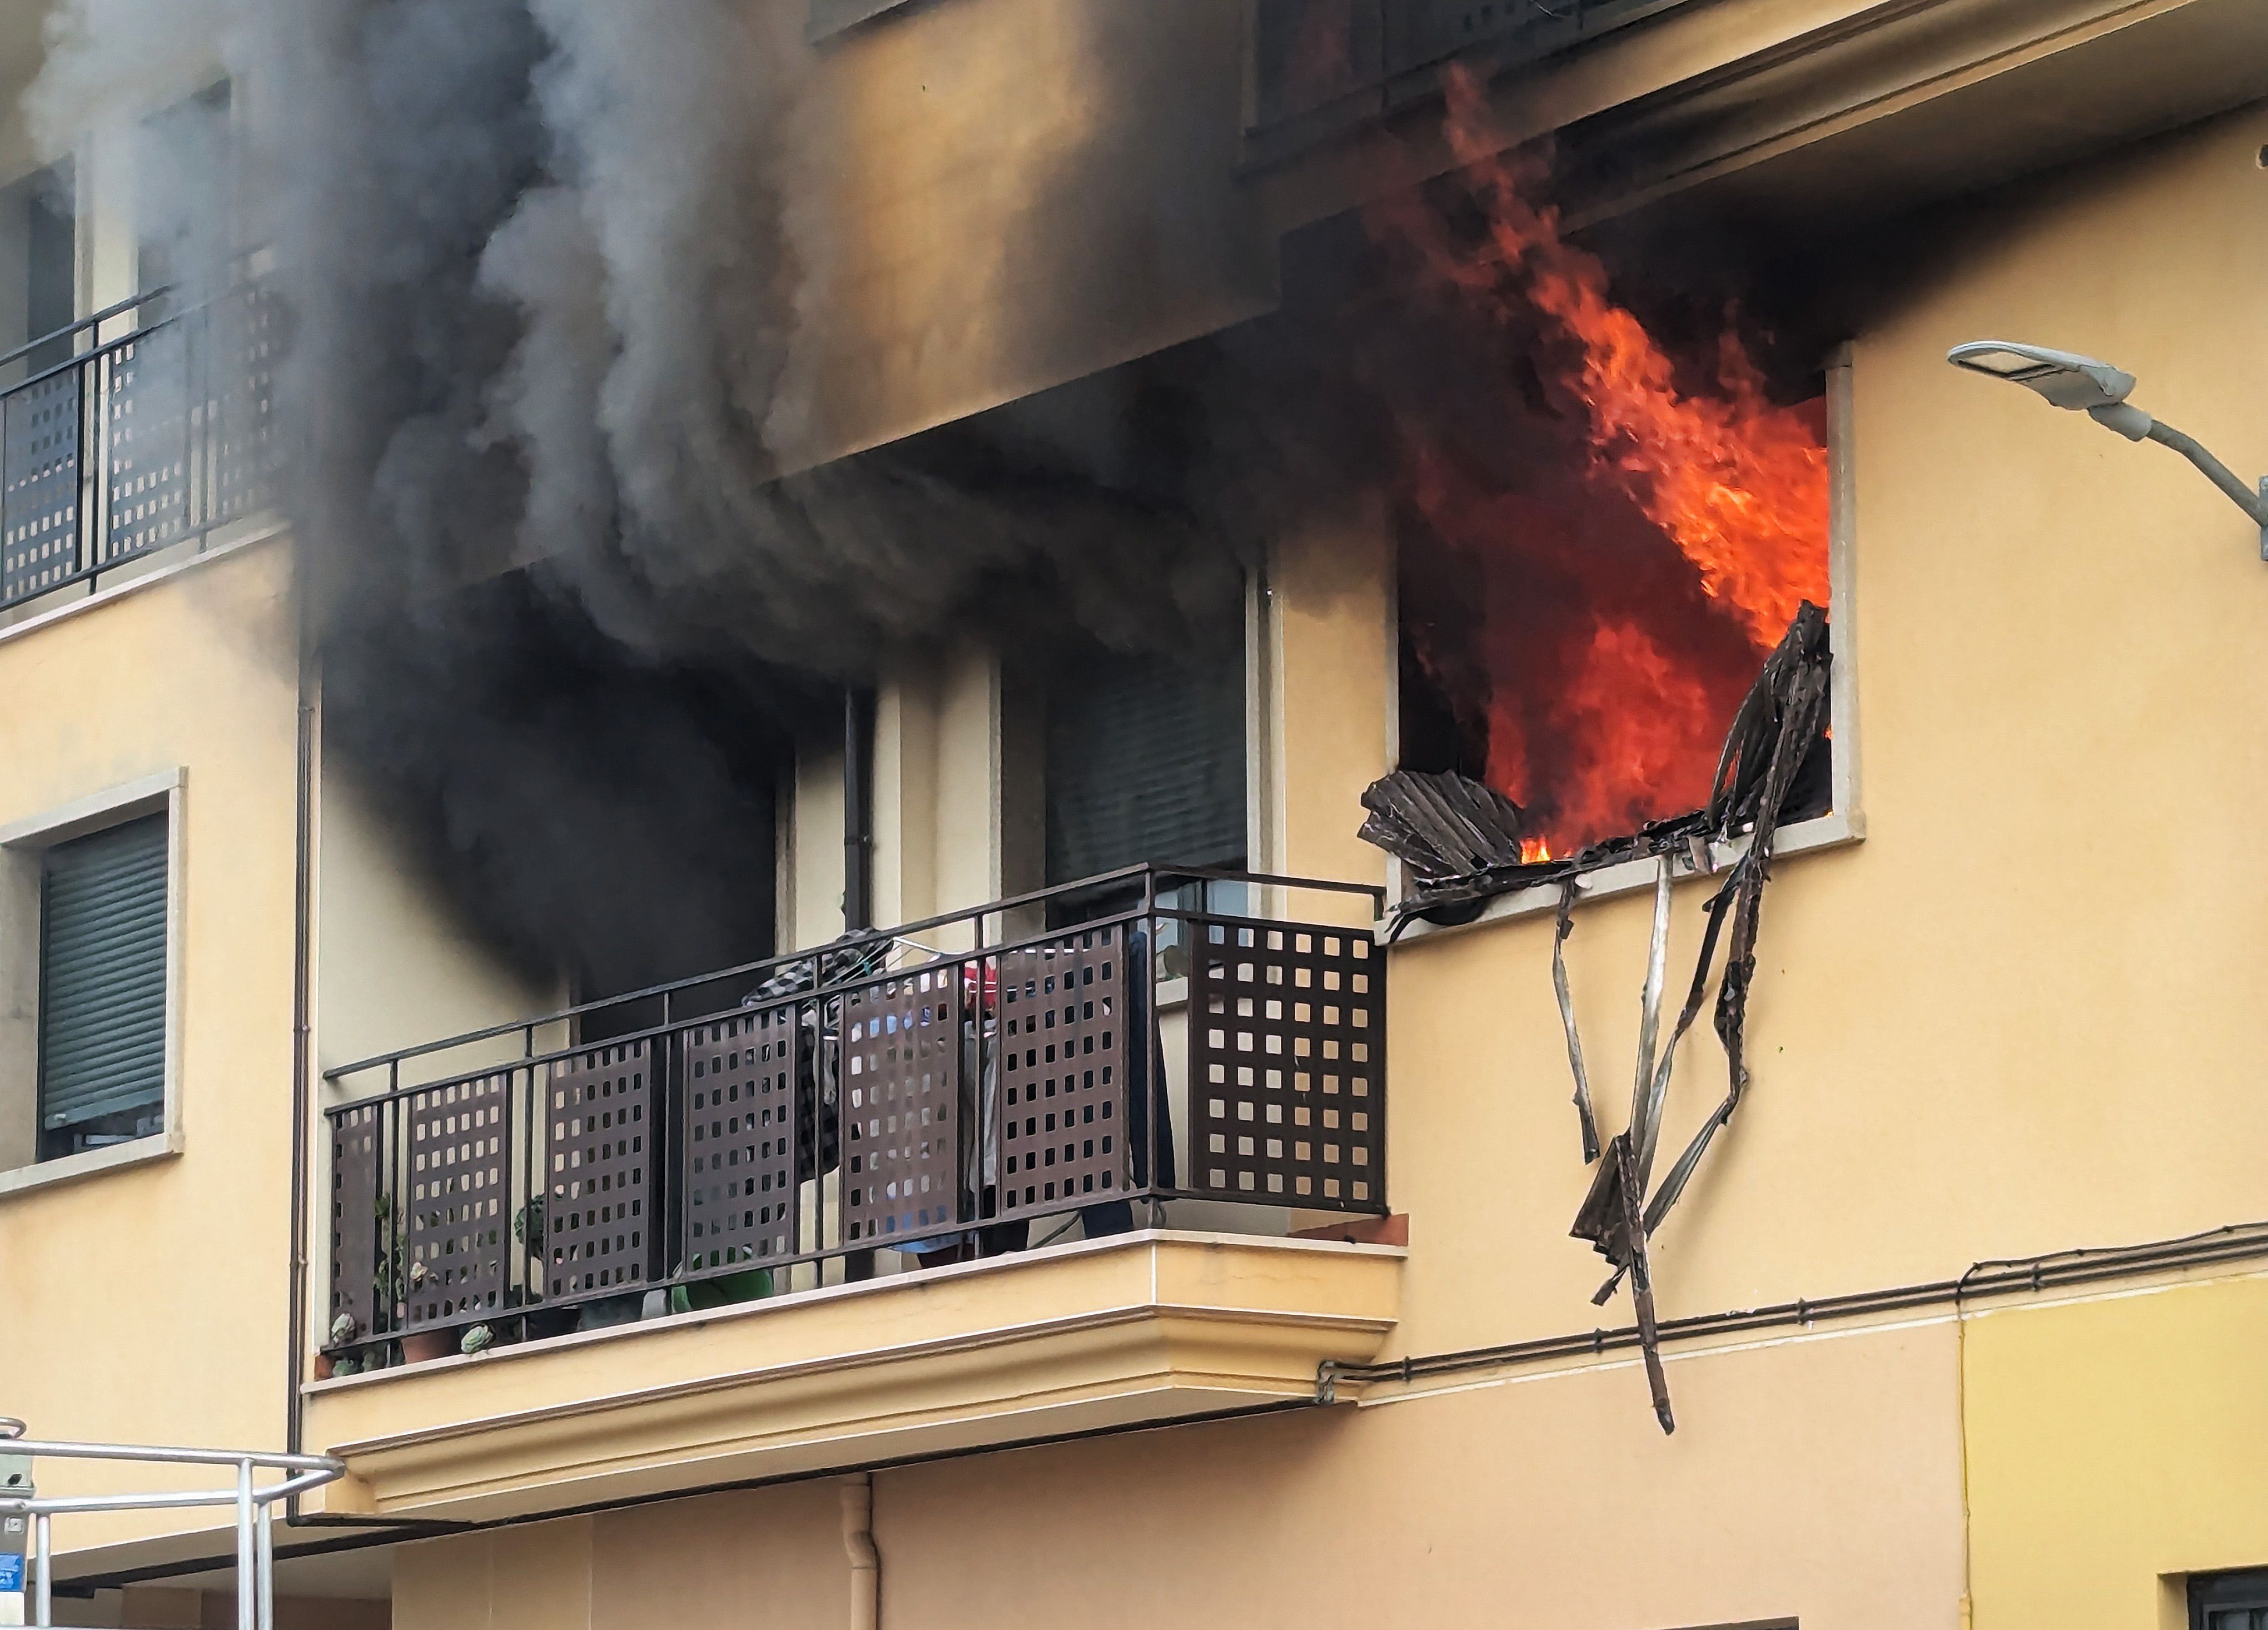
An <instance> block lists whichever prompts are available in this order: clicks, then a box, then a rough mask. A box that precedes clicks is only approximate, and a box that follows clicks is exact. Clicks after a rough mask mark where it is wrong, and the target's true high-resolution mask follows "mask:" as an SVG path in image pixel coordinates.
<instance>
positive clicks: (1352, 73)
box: [1245, 0, 1688, 164]
mask: <svg viewBox="0 0 2268 1630" xmlns="http://www.w3.org/2000/svg"><path fill="white" fill-rule="evenodd" d="M1687 3H1688V0H1255V5H1256V14H1255V18H1254V28H1253V36H1252V39H1253V72H1252V99H1253V100H1252V118H1251V123H1250V126H1249V128H1248V129H1247V130H1246V132H1245V136H1246V155H1247V158H1248V159H1249V160H1250V161H1251V162H1254V163H1256V164H1267V163H1270V162H1273V161H1275V160H1277V159H1283V158H1286V157H1288V156H1290V155H1291V154H1292V153H1295V152H1297V151H1300V150H1301V149H1302V148H1305V147H1307V146H1309V145H1312V144H1314V143H1316V142H1320V141H1322V140H1325V139H1327V138H1329V136H1335V135H1337V134H1339V133H1341V132H1343V131H1345V130H1348V129H1353V128H1356V127H1359V126H1360V125H1363V124H1366V123H1370V122H1374V121H1376V120H1379V119H1382V118H1385V117H1387V116H1388V115H1390V114H1395V113H1396V112H1399V111H1400V110H1401V109H1403V107H1409V106H1412V105H1414V104H1416V103H1418V102H1420V101H1423V100H1425V99H1427V98H1430V97H1432V96H1436V95H1438V94H1439V93H1440V84H1441V81H1440V69H1441V66H1442V64H1444V63H1447V62H1450V61H1452V60H1462V61H1465V62H1468V63H1470V64H1471V65H1472V66H1473V68H1474V69H1475V70H1476V72H1479V73H1480V74H1482V76H1483V77H1490V76H1492V75H1495V74H1498V73H1502V72H1504V71H1506V70H1511V69H1515V68H1520V67H1523V66H1526V65H1527V64H1529V63H1536V62H1540V61H1542V60H1543V59H1544V58H1546V57H1549V56H1553V55H1557V54H1558V53H1560V52H1562V51H1565V50H1569V49H1571V48H1574V47H1576V46H1579V45H1582V44H1584V43H1586V42H1587V41H1591V40H1594V39H1596V38H1598V37H1599V36H1600V35H1602V34H1605V33H1611V32H1612V31H1613V30H1615V29H1617V28H1622V27H1625V26H1628V25H1630V24H1631V23H1636V22H1639V21H1642V20H1643V19H1645V18H1648V17H1652V16H1653V15H1654V14H1655V13H1656V12H1660V11H1668V9H1669V8H1670V7H1672V6H1675V5H1683V4H1687Z"/></svg>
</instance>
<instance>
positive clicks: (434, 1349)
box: [401, 1330, 458, 1364]
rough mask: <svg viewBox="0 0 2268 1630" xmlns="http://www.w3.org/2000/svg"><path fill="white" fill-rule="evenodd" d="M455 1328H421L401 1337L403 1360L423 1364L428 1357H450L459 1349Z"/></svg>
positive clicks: (408, 1362) (406, 1362)
mask: <svg viewBox="0 0 2268 1630" xmlns="http://www.w3.org/2000/svg"><path fill="white" fill-rule="evenodd" d="M457 1341H458V1337H457V1332H456V1331H453V1330H421V1331H417V1332H416V1333H415V1334H414V1335H408V1336H404V1337H403V1338H402V1339H401V1361H402V1362H403V1363H405V1364H423V1362H424V1361H426V1360H428V1359H437V1358H449V1357H452V1356H453V1355H454V1353H456V1351H457Z"/></svg>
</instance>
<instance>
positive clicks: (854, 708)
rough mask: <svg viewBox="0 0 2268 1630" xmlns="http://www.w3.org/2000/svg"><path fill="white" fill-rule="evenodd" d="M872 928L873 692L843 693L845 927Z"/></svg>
mask: <svg viewBox="0 0 2268 1630" xmlns="http://www.w3.org/2000/svg"><path fill="white" fill-rule="evenodd" d="M873 926H874V693H873V691H872V690H866V689H864V688H862V687H859V686H856V685H854V686H852V687H851V689H850V690H845V691H844V692H843V929H844V931H845V932H849V931H850V930H852V929H858V928H872V927H873Z"/></svg>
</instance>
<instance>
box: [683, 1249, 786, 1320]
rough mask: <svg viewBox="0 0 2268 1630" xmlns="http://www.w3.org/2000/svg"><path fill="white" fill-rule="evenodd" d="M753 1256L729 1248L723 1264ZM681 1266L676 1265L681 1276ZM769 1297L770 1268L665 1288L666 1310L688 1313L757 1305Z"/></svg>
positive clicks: (722, 1274) (749, 1259) (748, 1259)
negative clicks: (666, 1292) (741, 1304)
mask: <svg viewBox="0 0 2268 1630" xmlns="http://www.w3.org/2000/svg"><path fill="white" fill-rule="evenodd" d="M754 1260H755V1252H753V1251H751V1250H749V1249H748V1248H747V1246H745V1245H739V1246H735V1247H733V1249H732V1250H728V1251H726V1252H725V1261H727V1262H752V1261H754ZM677 1272H679V1273H683V1272H685V1265H684V1264H683V1263H679V1264H678V1265H677ZM770 1294H772V1271H771V1270H770V1268H743V1269H741V1270H740V1272H737V1273H719V1274H718V1275H717V1277H716V1278H714V1279H705V1280H693V1281H692V1282H691V1283H690V1284H683V1285H672V1286H671V1287H669V1310H670V1311H671V1312H672V1313H690V1312H693V1311H694V1310H695V1309H703V1308H723V1307H729V1306H731V1305H732V1304H733V1303H734V1302H761V1301H762V1300H763V1298H765V1297H766V1296H769V1295H770Z"/></svg>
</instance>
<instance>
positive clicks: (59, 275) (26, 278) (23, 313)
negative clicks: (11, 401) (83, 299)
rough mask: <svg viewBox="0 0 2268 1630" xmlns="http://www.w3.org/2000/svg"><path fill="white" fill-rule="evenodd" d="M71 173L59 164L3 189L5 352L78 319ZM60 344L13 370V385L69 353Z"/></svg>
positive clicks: (0, 274) (1, 328)
mask: <svg viewBox="0 0 2268 1630" xmlns="http://www.w3.org/2000/svg"><path fill="white" fill-rule="evenodd" d="M71 186H72V181H71V168H70V166H69V165H68V164H63V165H57V166H53V167H52V168H49V169H45V170H40V171H38V172H36V173H33V174H31V175H27V176H26V177H25V178H24V179H23V180H22V181H18V182H17V183H16V184H15V185H14V186H12V187H10V188H7V189H6V190H5V191H4V192H0V259H4V265H0V351H10V350H15V349H16V347H18V346H19V345H28V344H30V343H31V342H33V340H37V339H42V338H44V337H46V336H48V335H50V334H53V333H54V332H55V330H56V329H58V328H68V327H70V322H71V320H72V318H74V317H76V316H77V314H78V310H77V301H78V250H77V210H76V208H75V206H74V203H73V200H72V196H71ZM70 349H71V348H70V341H69V340H67V339H65V340H56V341H54V342H53V343H49V344H47V345H43V346H41V347H40V348H39V349H38V350H35V351H33V352H32V353H31V355H30V356H29V357H27V358H25V359H23V360H22V361H20V362H18V363H15V364H12V365H11V366H10V368H9V371H8V374H7V376H6V377H7V381H8V382H10V383H13V382H14V381H16V380H20V379H25V378H28V377H29V376H30V375H31V374H33V373H39V372H45V371H46V370H47V369H48V368H52V367H54V366H55V365H56V364H57V363H60V362H63V361H66V360H68V359H69V358H70Z"/></svg>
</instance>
